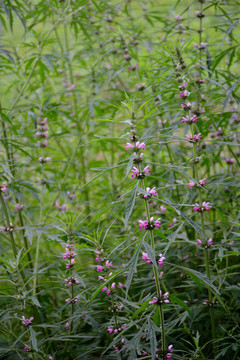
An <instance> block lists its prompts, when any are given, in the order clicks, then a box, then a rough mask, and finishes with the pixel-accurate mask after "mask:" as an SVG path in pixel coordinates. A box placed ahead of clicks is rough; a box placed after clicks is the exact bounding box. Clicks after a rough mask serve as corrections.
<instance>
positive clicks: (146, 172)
mask: <svg viewBox="0 0 240 360" xmlns="http://www.w3.org/2000/svg"><path fill="white" fill-rule="evenodd" d="M143 172H144V173H145V174H149V169H148V166H145V168H144V169H143Z"/></svg>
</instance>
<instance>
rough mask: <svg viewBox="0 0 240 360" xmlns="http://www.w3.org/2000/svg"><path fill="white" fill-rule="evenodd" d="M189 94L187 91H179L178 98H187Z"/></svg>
mask: <svg viewBox="0 0 240 360" xmlns="http://www.w3.org/2000/svg"><path fill="white" fill-rule="evenodd" d="M189 94H190V93H189V92H188V91H187V90H184V91H180V93H179V96H180V98H183V99H184V98H187V97H188V96H189Z"/></svg>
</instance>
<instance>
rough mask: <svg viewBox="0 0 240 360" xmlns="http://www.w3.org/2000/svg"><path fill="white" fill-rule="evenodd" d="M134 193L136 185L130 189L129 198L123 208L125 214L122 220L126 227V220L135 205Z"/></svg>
mask: <svg viewBox="0 0 240 360" xmlns="http://www.w3.org/2000/svg"><path fill="white" fill-rule="evenodd" d="M136 193H137V186H135V187H134V189H133V190H132V194H131V196H130V199H129V201H128V203H127V205H126V208H125V210H124V214H125V220H124V226H125V228H126V226H127V224H128V220H129V218H130V216H131V214H132V211H133V208H134V205H135V200H136Z"/></svg>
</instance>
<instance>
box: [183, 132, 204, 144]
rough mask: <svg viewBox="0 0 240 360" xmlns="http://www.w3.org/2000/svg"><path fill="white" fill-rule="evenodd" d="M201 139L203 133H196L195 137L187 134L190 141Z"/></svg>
mask: <svg viewBox="0 0 240 360" xmlns="http://www.w3.org/2000/svg"><path fill="white" fill-rule="evenodd" d="M201 139H202V136H201V133H199V134H197V135H194V136H193V137H192V135H186V140H188V141H189V142H198V141H199V140H201Z"/></svg>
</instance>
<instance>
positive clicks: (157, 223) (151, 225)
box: [138, 217, 161, 230]
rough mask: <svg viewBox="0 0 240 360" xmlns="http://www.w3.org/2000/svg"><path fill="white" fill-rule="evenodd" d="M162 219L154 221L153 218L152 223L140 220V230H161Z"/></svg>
mask: <svg viewBox="0 0 240 360" xmlns="http://www.w3.org/2000/svg"><path fill="white" fill-rule="evenodd" d="M160 220H161V219H160V218H159V219H157V220H154V218H153V217H151V218H150V223H148V220H138V221H139V229H142V228H144V229H146V230H153V229H154V228H157V229H158V228H159V226H160V225H161V222H160Z"/></svg>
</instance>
